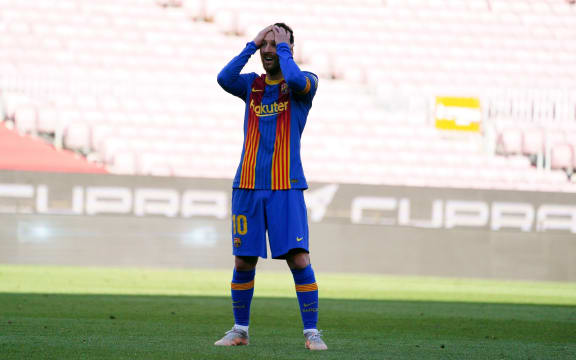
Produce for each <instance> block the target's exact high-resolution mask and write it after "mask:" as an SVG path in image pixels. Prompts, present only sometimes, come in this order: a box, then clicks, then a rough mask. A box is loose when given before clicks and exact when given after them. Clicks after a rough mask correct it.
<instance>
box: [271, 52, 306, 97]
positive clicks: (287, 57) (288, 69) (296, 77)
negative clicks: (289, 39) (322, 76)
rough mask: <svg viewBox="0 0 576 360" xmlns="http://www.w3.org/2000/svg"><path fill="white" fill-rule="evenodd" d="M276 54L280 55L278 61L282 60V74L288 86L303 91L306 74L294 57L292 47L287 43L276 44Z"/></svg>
mask: <svg viewBox="0 0 576 360" xmlns="http://www.w3.org/2000/svg"><path fill="white" fill-rule="evenodd" d="M276 54H277V55H278V61H279V62H280V69H281V70H282V75H283V76H284V80H285V81H286V83H288V86H289V87H290V88H291V89H293V90H295V91H302V90H303V89H305V88H306V76H305V75H304V73H303V72H302V71H301V70H300V68H299V67H298V65H296V62H294V58H293V57H292V52H291V51H290V47H289V46H288V44H286V43H280V44H278V45H277V46H276Z"/></svg>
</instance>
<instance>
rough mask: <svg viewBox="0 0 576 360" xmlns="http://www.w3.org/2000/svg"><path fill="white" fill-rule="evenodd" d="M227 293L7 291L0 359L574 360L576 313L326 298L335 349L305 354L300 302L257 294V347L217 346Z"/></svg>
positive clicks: (325, 319) (323, 312)
mask: <svg viewBox="0 0 576 360" xmlns="http://www.w3.org/2000/svg"><path fill="white" fill-rule="evenodd" d="M230 303H231V301H230V299H229V298H227V297H195V296H156V295H155V296H142V295H67V294H14V293H0V354H1V356H0V358H2V359H23V358H26V359H34V358H38V359H67V358H87V359H134V358H139V359H141V358H142V359H143V358H145V359H181V358H182V359H183V358H186V359H235V360H236V359H308V358H310V356H314V357H318V358H323V359H324V358H325V359H357V358H362V359H462V358H466V359H573V358H576V307H573V306H551V305H515V304H489V303H454V302H424V301H422V302H417V301H384V300H381V301H375V300H337V299H321V302H320V324H319V325H320V328H322V329H324V337H325V339H326V342H327V344H328V346H329V351H327V352H322V353H314V354H313V355H312V354H309V353H308V352H307V351H306V350H305V349H304V339H303V337H302V334H301V322H300V315H299V311H298V304H297V301H296V299H295V298H294V299H286V298H262V297H258V296H256V297H255V298H254V301H253V306H252V318H251V328H250V335H251V345H250V346H248V347H242V348H233V349H231V348H217V347H214V346H213V345H212V344H213V343H214V341H215V340H217V339H218V338H219V337H220V336H222V335H223V333H224V332H225V331H226V330H228V329H229V328H230V326H231V325H232V323H233V320H232V311H231V304H230Z"/></svg>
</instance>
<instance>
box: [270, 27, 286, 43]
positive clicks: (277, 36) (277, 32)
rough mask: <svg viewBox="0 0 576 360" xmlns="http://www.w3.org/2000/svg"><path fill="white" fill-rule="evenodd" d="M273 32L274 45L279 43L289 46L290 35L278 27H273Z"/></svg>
mask: <svg viewBox="0 0 576 360" xmlns="http://www.w3.org/2000/svg"><path fill="white" fill-rule="evenodd" d="M273 31H274V41H276V45H278V44H280V43H281V42H283V43H286V44H288V45H290V33H289V32H288V31H287V30H286V29H284V28H281V27H280V26H273Z"/></svg>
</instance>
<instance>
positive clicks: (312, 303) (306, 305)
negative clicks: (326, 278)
mask: <svg viewBox="0 0 576 360" xmlns="http://www.w3.org/2000/svg"><path fill="white" fill-rule="evenodd" d="M314 304H316V301H314V302H311V303H310V304H306V303H304V304H302V305H304V307H308V306H311V305H314Z"/></svg>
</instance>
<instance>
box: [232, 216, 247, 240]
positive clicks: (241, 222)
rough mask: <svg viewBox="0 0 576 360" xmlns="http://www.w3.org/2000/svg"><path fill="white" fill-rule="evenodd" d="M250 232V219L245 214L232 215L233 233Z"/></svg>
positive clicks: (244, 233)
mask: <svg viewBox="0 0 576 360" xmlns="http://www.w3.org/2000/svg"><path fill="white" fill-rule="evenodd" d="M247 232H248V220H246V216H245V215H238V216H237V215H234V214H233V215H232V233H233V234H234V235H246V233H247Z"/></svg>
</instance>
